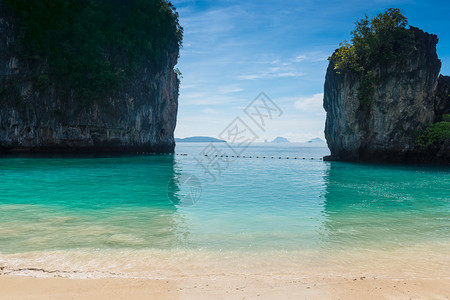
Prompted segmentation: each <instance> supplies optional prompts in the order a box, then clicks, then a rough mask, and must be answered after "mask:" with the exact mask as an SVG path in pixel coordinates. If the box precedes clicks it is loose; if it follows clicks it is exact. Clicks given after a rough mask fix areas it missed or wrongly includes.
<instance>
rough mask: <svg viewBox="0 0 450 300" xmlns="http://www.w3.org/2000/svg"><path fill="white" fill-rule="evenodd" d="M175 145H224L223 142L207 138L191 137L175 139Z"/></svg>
mask: <svg viewBox="0 0 450 300" xmlns="http://www.w3.org/2000/svg"><path fill="white" fill-rule="evenodd" d="M175 143H226V142H225V141H224V140H219V139H216V138H213V137H209V136H191V137H187V138H184V139H180V138H176V139H175Z"/></svg>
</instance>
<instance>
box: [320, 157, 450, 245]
mask: <svg viewBox="0 0 450 300" xmlns="http://www.w3.org/2000/svg"><path fill="white" fill-rule="evenodd" d="M449 175H450V172H449V169H448V168H438V167H424V166H392V165H390V166H389V165H374V164H354V163H342V162H330V163H329V166H328V169H327V170H326V171H325V175H324V182H325V195H324V196H325V197H324V199H325V200H324V209H323V215H324V217H325V221H324V224H323V228H322V229H321V231H322V234H323V242H324V243H325V244H326V245H330V244H331V245H330V246H331V247H333V248H336V247H337V248H340V247H341V248H346V247H356V248H358V247H361V248H372V247H399V246H404V245H408V244H411V243H420V242H422V241H426V240H434V239H435V240H439V239H442V238H443V237H445V236H447V235H448V232H449V230H450V221H449V216H450V196H449V195H450V194H449V190H450V176H449Z"/></svg>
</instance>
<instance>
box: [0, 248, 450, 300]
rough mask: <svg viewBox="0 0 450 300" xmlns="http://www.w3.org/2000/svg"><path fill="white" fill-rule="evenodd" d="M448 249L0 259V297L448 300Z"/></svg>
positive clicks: (181, 252)
mask: <svg viewBox="0 0 450 300" xmlns="http://www.w3.org/2000/svg"><path fill="white" fill-rule="evenodd" d="M448 246H449V244H448V243H443V244H439V243H438V244H436V243H431V244H421V245H415V246H410V247H404V248H397V249H372V250H367V249H366V250H357V249H354V250H350V249H348V250H347V251H336V252H330V253H328V254H325V253H323V252H306V251H298V252H296V251H274V252H264V253H253V252H232V251H228V252H227V251H216V252H212V251H199V250H176V251H173V250H172V251H161V250H153V251H131V252H127V251H123V250H121V251H111V252H108V251H97V252H95V253H93V252H92V251H84V252H77V251H59V252H47V253H39V252H33V253H22V254H9V255H1V254H0V298H1V299H44V298H45V299H100V300H102V299H105V300H109V299H163V300H164V299H200V300H202V299H205V300H206V299H305V298H306V299H448V298H449V297H450V272H449V271H448V270H450V259H449V257H448V255H447V253H448V251H447V250H448V249H449V247H448Z"/></svg>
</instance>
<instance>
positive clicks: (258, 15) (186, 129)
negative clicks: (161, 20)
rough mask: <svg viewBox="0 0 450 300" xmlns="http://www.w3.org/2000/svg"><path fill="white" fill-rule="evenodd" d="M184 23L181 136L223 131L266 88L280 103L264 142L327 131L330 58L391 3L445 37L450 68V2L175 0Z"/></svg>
mask: <svg viewBox="0 0 450 300" xmlns="http://www.w3.org/2000/svg"><path fill="white" fill-rule="evenodd" d="M172 2H173V3H174V5H175V7H176V8H177V11H178V12H179V14H180V22H181V25H182V26H183V27H184V42H183V43H184V46H183V48H182V50H181V53H180V59H179V61H178V65H177V66H176V67H177V68H179V69H180V71H181V72H182V74H183V75H182V76H183V78H181V85H180V97H179V112H178V121H177V128H176V130H175V136H176V137H187V136H194V135H206V136H213V137H217V136H218V135H219V134H220V133H221V132H222V130H223V129H224V128H226V127H227V125H228V124H229V123H230V122H231V121H233V119H234V118H235V117H237V116H243V115H244V114H243V109H244V108H245V107H246V106H247V105H248V104H249V103H250V102H251V101H252V100H253V99H254V98H255V97H256V96H257V95H258V94H259V93H260V92H262V91H263V92H265V93H266V94H267V95H268V96H269V97H270V98H271V99H272V100H273V101H274V102H275V103H276V104H277V105H278V106H279V107H280V108H281V109H282V110H283V115H282V116H281V117H279V118H276V119H274V120H273V121H272V122H271V123H270V124H268V126H267V130H266V132H264V133H260V134H258V135H259V141H263V140H264V139H268V140H271V139H273V138H275V137H277V136H284V137H287V138H289V139H290V140H291V141H294V142H302V141H306V140H309V139H311V138H314V137H322V138H323V130H324V124H325V111H324V110H323V108H322V95H323V94H322V93H323V84H324V79H325V72H326V68H327V65H328V61H327V58H328V57H329V56H330V55H331V54H332V53H333V51H334V50H335V49H336V48H337V47H338V46H339V43H340V42H342V41H343V40H345V39H347V40H349V39H350V31H352V30H353V28H354V22H355V21H356V20H358V19H360V18H362V17H363V16H364V14H367V15H369V17H373V16H375V15H376V13H378V12H380V11H383V10H384V9H386V8H390V7H397V8H400V9H402V11H403V13H404V14H405V15H406V16H407V17H408V20H409V24H410V25H412V26H416V27H419V28H421V29H422V30H424V31H427V32H430V33H434V34H437V35H438V37H439V44H438V55H439V58H440V59H441V61H442V69H441V73H442V74H446V75H450V31H449V28H450V1H449V0H442V1H432V0H431V1H430V0H428V1H427V0H416V1H412V0H398V1H389V0H369V1H355V0H353V1H352V0H348V1H322V0H319V1H317V0H316V1H313V0H290V1H288V0H279V1H267V0H260V1H235V0H215V1H195V0H174V1H172Z"/></svg>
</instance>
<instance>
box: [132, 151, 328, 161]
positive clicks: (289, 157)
mask: <svg viewBox="0 0 450 300" xmlns="http://www.w3.org/2000/svg"><path fill="white" fill-rule="evenodd" d="M136 154H137V155H170V156H171V155H177V156H188V154H187V153H176V154H172V153H152V152H136ZM203 156H211V157H225V158H229V157H232V158H258V159H300V160H323V159H322V157H296V156H294V157H291V156H261V155H208V154H203Z"/></svg>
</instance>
